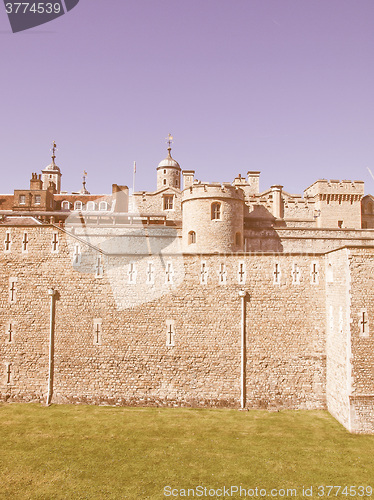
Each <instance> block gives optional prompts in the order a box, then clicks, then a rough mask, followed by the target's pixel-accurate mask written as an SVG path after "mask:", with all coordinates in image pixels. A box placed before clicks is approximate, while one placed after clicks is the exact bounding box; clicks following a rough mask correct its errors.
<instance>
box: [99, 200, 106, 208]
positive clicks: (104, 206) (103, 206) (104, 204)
mask: <svg viewBox="0 0 374 500" xmlns="http://www.w3.org/2000/svg"><path fill="white" fill-rule="evenodd" d="M99 210H108V203H107V202H106V201H100V203H99Z"/></svg>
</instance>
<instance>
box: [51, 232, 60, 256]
mask: <svg viewBox="0 0 374 500" xmlns="http://www.w3.org/2000/svg"><path fill="white" fill-rule="evenodd" d="M58 245H59V241H58V234H57V233H53V237H52V241H51V246H52V253H58Z"/></svg>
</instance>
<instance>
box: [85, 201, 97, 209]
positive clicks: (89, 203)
mask: <svg viewBox="0 0 374 500" xmlns="http://www.w3.org/2000/svg"><path fill="white" fill-rule="evenodd" d="M86 208H87V210H90V211H91V212H92V211H93V210H95V209H96V205H95V202H94V201H89V202H88V203H87V207H86Z"/></svg>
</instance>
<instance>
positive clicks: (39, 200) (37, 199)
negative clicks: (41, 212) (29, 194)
mask: <svg viewBox="0 0 374 500" xmlns="http://www.w3.org/2000/svg"><path fill="white" fill-rule="evenodd" d="M41 201H42V197H41V196H40V194H36V195H35V205H40V203H41Z"/></svg>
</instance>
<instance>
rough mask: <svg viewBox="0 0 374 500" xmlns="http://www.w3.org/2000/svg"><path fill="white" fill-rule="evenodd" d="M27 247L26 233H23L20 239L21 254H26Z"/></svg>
mask: <svg viewBox="0 0 374 500" xmlns="http://www.w3.org/2000/svg"><path fill="white" fill-rule="evenodd" d="M28 245H29V238H28V236H27V233H23V238H22V253H27V249H28Z"/></svg>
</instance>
